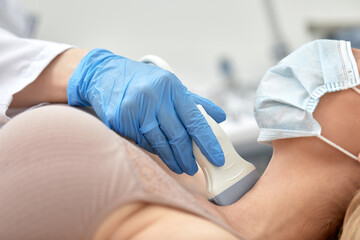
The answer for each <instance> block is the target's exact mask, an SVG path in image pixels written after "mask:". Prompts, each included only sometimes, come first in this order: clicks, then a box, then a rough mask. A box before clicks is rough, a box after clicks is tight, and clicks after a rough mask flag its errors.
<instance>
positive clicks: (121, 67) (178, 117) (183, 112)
mask: <svg viewBox="0 0 360 240" xmlns="http://www.w3.org/2000/svg"><path fill="white" fill-rule="evenodd" d="M67 94H68V103H69V104H70V105H77V106H92V107H93V108H94V110H95V112H96V113H97V115H98V116H99V117H100V119H101V120H102V121H103V122H104V123H105V124H106V125H107V126H108V127H110V128H111V129H113V130H115V131H116V132H118V133H120V134H121V135H123V136H125V137H128V138H130V139H132V140H133V141H134V142H135V143H136V144H138V145H139V146H140V147H142V148H144V149H146V150H147V151H149V152H151V153H156V154H157V155H158V156H159V157H160V158H161V159H162V161H163V162H164V163H165V164H166V165H167V166H168V167H169V168H170V169H171V170H172V171H174V172H176V173H178V174H180V173H183V172H185V173H187V174H189V175H193V174H195V173H196V172H197V170H198V168H197V165H196V163H195V159H194V156H193V153H192V142H191V139H193V140H194V141H195V143H196V144H197V145H198V146H199V148H200V150H201V152H202V153H203V154H204V155H205V157H206V158H207V159H208V160H209V161H210V162H211V163H212V164H214V165H216V166H222V165H223V164H224V161H225V159H224V155H223V152H222V150H221V147H220V145H219V143H218V141H217V139H216V137H215V135H214V134H213V132H212V130H211V128H210V126H209V125H208V123H207V122H206V120H205V118H204V117H203V115H202V114H201V112H200V111H199V110H198V108H197V106H196V104H201V105H202V106H203V107H204V109H205V110H206V112H207V113H208V114H209V115H210V116H211V117H212V118H214V119H215V120H216V121H217V122H222V121H224V120H225V113H224V111H222V109H221V108H219V107H218V106H216V105H215V104H214V103H212V102H211V101H209V100H207V99H204V98H202V97H200V96H198V95H196V94H193V93H191V92H189V91H188V90H187V88H186V87H185V86H184V85H183V84H182V83H181V82H180V80H179V79H178V78H177V77H176V76H175V75H174V74H172V73H170V72H168V71H165V70H163V69H161V68H159V67H156V66H153V65H148V64H144V63H139V62H136V61H132V60H130V59H127V58H124V57H121V56H118V55H115V54H113V53H111V52H109V51H107V50H104V49H94V50H92V51H90V52H89V53H88V54H87V55H86V56H85V57H84V58H83V59H82V60H81V62H80V63H79V65H78V66H77V68H76V70H75V71H74V73H73V74H72V76H71V77H70V79H69V83H68V88H67Z"/></svg>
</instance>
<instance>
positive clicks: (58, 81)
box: [10, 48, 88, 108]
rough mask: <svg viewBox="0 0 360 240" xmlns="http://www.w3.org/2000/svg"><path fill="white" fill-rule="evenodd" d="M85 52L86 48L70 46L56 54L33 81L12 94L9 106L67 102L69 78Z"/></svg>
mask: <svg viewBox="0 0 360 240" xmlns="http://www.w3.org/2000/svg"><path fill="white" fill-rule="evenodd" d="M87 53H88V50H83V49H76V48H72V49H69V50H66V51H65V52H63V53H61V54H60V55H58V56H57V57H56V58H54V60H53V61H52V62H51V63H50V64H49V65H48V66H47V67H46V68H45V69H44V70H43V71H42V72H41V74H40V75H39V76H38V77H37V78H36V80H35V81H34V82H32V83H31V84H29V85H28V86H26V87H25V88H24V89H23V90H21V91H20V92H18V93H16V94H15V95H14V96H13V100H12V102H11V105H10V107H11V108H23V107H30V106H33V105H36V104H39V103H42V102H50V103H67V91H66V88H67V85H68V82H69V78H70V76H71V74H72V73H73V72H74V70H75V68H76V67H77V65H78V64H79V62H80V61H81V59H82V58H83V57H84V56H85V55H86V54H87Z"/></svg>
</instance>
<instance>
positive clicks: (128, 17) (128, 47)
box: [0, 0, 360, 171]
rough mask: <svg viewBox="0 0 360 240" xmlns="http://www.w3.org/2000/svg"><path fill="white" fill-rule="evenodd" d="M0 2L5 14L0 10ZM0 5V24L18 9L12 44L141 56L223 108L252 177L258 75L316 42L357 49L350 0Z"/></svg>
mask: <svg viewBox="0 0 360 240" xmlns="http://www.w3.org/2000/svg"><path fill="white" fill-rule="evenodd" d="M6 2H7V8H8V9H5V8H4V7H2V6H1V4H3V6H5V3H6ZM9 2H12V1H11V0H0V9H1V7H2V9H3V10H2V11H3V12H4V13H3V14H2V16H3V17H4V16H6V15H8V16H7V17H8V18H12V19H15V18H19V16H20V14H19V13H16V14H11V11H13V10H14V9H17V10H19V9H21V11H20V12H21V16H22V17H23V18H24V19H26V21H25V20H24V22H26V23H22V22H20V21H19V20H13V21H18V26H20V27H19V28H18V29H17V30H16V31H18V32H17V34H19V35H23V36H31V37H34V38H39V39H43V40H49V41H56V42H62V43H68V44H72V45H75V46H77V47H79V48H87V49H92V48H106V49H109V50H112V51H113V52H115V53H117V54H120V55H123V56H126V57H128V58H131V59H134V60H137V59H139V58H141V57H142V56H143V55H146V54H155V55H158V56H160V57H162V58H164V59H165V60H166V61H167V62H168V63H169V64H170V66H172V68H173V69H174V71H175V73H176V74H177V76H178V77H179V78H180V80H181V81H182V82H183V83H184V84H185V85H186V86H187V87H188V88H189V89H190V90H191V91H193V92H196V93H198V94H200V95H202V96H204V97H207V98H210V99H211V100H212V101H214V102H215V103H217V104H219V105H220V106H222V107H223V109H224V110H225V112H226V113H227V121H226V122H225V123H223V124H222V126H223V128H224V129H225V131H226V132H227V134H228V135H229V136H230V138H231V140H232V142H233V144H234V146H235V147H236V149H237V150H238V151H239V153H240V154H241V155H242V156H243V157H245V158H246V159H248V160H250V161H252V162H254V163H255V165H257V167H258V168H259V169H260V171H263V170H264V169H265V167H266V164H267V162H268V160H269V159H270V157H271V153H272V150H271V147H269V146H264V145H261V144H258V143H256V138H257V134H258V128H257V125H256V122H255V120H254V118H253V98H254V94H255V90H256V86H257V84H258V83H259V81H260V80H261V78H262V76H263V74H264V73H265V72H266V70H267V69H268V68H269V67H271V66H272V65H275V64H276V63H277V62H278V61H279V60H280V59H281V58H283V57H284V56H286V55H287V54H288V53H290V52H291V51H293V50H295V49H296V48H298V47H299V46H301V45H302V44H304V43H306V42H308V41H311V40H313V39H316V38H332V39H345V40H350V41H352V46H353V47H358V48H360V14H359V9H360V1H357V0H317V1H313V0H251V1H245V0H222V1H220V0H151V1H149V0H131V1H124V0H102V1H94V0H61V1H59V0H19V1H17V3H18V4H19V5H18V4H9ZM9 5H10V6H11V7H9ZM0 20H1V19H0ZM0 22H1V21H0ZM3 22H4V21H3ZM11 24H12V23H11V20H8V23H7V25H8V26H10V25H11ZM13 25H15V24H13ZM21 26H22V27H21ZM3 27H4V26H3ZM5 27H6V26H5Z"/></svg>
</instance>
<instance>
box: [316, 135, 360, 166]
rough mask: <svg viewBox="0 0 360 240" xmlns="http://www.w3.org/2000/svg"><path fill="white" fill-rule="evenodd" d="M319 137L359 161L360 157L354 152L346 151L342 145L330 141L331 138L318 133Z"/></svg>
mask: <svg viewBox="0 0 360 240" xmlns="http://www.w3.org/2000/svg"><path fill="white" fill-rule="evenodd" d="M317 137H318V138H320V139H321V140H322V141H324V142H326V143H327V144H329V145H330V146H332V147H334V148H336V149H337V150H339V151H340V152H342V153H344V154H346V155H347V156H349V157H351V158H352V159H354V160H355V161H359V159H358V157H357V156H355V155H354V154H352V153H351V152H348V151H346V150H345V149H343V148H342V147H340V146H339V145H337V144H335V143H333V142H332V141H330V140H329V139H327V138H325V137H323V136H321V135H318V136H317Z"/></svg>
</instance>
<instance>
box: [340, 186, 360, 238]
mask: <svg viewBox="0 0 360 240" xmlns="http://www.w3.org/2000/svg"><path fill="white" fill-rule="evenodd" d="M352 239H360V191H358V192H357V194H356V195H355V197H354V198H353V199H352V201H351V203H350V205H349V207H348V209H347V211H346V215H345V219H344V225H343V229H342V235H341V238H340V240H352Z"/></svg>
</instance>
